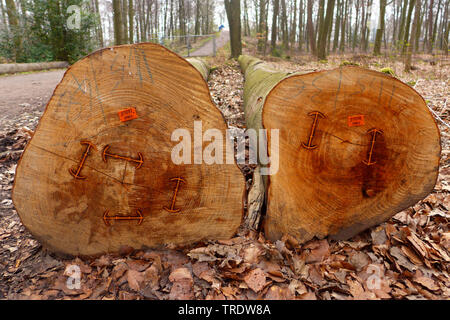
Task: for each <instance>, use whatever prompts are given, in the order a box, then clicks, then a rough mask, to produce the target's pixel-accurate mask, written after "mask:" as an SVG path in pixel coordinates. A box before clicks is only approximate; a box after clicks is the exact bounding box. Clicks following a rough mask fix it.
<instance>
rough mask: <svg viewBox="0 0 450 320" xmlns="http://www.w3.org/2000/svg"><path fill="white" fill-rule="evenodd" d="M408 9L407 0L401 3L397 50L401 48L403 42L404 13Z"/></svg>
mask: <svg viewBox="0 0 450 320" xmlns="http://www.w3.org/2000/svg"><path fill="white" fill-rule="evenodd" d="M407 9H408V0H404V1H403V5H402V11H401V12H402V13H401V17H400V27H399V32H398V42H399V43H398V45H399V48H402V47H403V40H404V36H405V24H406V23H405V22H406V11H407Z"/></svg>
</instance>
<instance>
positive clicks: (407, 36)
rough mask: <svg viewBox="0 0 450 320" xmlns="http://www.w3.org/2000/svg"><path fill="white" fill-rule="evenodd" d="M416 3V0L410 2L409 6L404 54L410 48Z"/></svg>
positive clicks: (404, 38)
mask: <svg viewBox="0 0 450 320" xmlns="http://www.w3.org/2000/svg"><path fill="white" fill-rule="evenodd" d="M415 3H416V0H410V1H409V6H408V16H407V18H406V24H405V34H404V37H403V48H402V54H405V53H406V49H407V47H408V46H409V31H410V29H411V19H412V13H413V11H414V5H415Z"/></svg>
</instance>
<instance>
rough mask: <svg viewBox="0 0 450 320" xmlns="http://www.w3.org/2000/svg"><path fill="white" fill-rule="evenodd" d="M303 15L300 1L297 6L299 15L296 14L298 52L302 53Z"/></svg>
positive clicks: (303, 10) (301, 0)
mask: <svg viewBox="0 0 450 320" xmlns="http://www.w3.org/2000/svg"><path fill="white" fill-rule="evenodd" d="M304 13H305V9H304V6H303V0H300V4H299V13H298V50H299V51H302V48H303V41H304V39H305V37H304V31H303V30H304V28H303V24H304V22H303V21H304V19H303V17H304Z"/></svg>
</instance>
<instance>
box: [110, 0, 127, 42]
mask: <svg viewBox="0 0 450 320" xmlns="http://www.w3.org/2000/svg"><path fill="white" fill-rule="evenodd" d="M121 11H122V10H121V1H120V0H113V19H114V43H115V44H116V45H120V44H123V43H124V39H123V23H122V13H121Z"/></svg>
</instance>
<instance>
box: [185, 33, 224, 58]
mask: <svg viewBox="0 0 450 320" xmlns="http://www.w3.org/2000/svg"><path fill="white" fill-rule="evenodd" d="M228 41H230V32H229V31H222V32H220V34H219V36H218V37H217V39H216V50H219V49H220V48H222V47H223V46H224V45H226V44H227V42H228ZM213 54H214V42H213V40H210V41H208V42H207V43H205V44H204V45H203V46H202V47H201V48H199V49H197V50H195V51H194V52H192V53H191V54H190V56H191V57H203V56H212V55H213Z"/></svg>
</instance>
